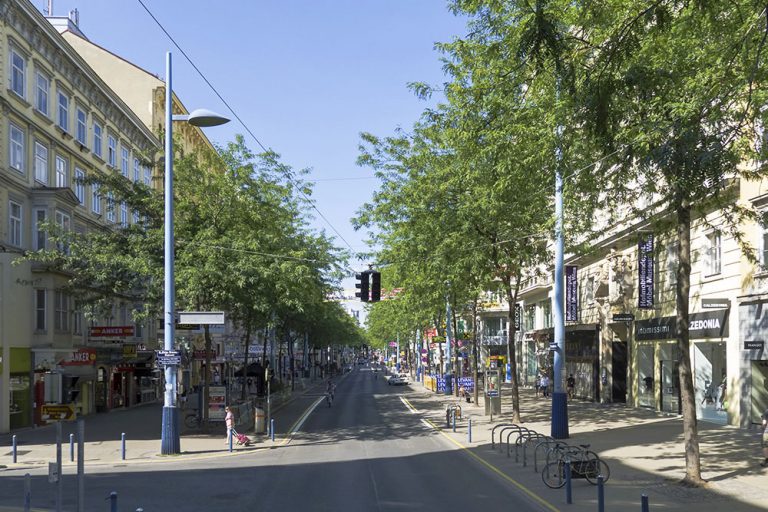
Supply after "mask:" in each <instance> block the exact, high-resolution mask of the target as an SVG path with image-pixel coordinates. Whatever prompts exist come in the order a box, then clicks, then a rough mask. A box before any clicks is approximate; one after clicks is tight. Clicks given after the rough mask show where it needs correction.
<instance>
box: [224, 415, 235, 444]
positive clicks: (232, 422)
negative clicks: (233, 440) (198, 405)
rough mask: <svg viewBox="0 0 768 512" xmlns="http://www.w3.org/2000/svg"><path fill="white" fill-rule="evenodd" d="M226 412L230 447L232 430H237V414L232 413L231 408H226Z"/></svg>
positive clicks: (225, 419)
mask: <svg viewBox="0 0 768 512" xmlns="http://www.w3.org/2000/svg"><path fill="white" fill-rule="evenodd" d="M224 411H225V412H226V413H227V414H226V416H224V423H225V424H226V425H227V433H226V436H227V440H226V444H227V445H229V435H230V432H232V429H233V428H235V414H234V413H233V412H232V409H230V408H229V406H226V407H225V408H224Z"/></svg>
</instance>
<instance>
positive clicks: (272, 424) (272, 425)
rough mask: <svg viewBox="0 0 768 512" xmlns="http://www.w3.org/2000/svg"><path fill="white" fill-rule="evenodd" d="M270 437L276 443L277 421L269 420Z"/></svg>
mask: <svg viewBox="0 0 768 512" xmlns="http://www.w3.org/2000/svg"><path fill="white" fill-rule="evenodd" d="M269 436H270V437H271V438H272V442H273V443H274V442H275V419H274V418H272V419H271V420H269Z"/></svg>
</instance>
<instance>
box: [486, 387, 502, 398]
mask: <svg viewBox="0 0 768 512" xmlns="http://www.w3.org/2000/svg"><path fill="white" fill-rule="evenodd" d="M485 393H486V394H487V395H488V396H489V397H491V398H494V397H497V396H499V390H498V389H491V390H488V391H486V392H485Z"/></svg>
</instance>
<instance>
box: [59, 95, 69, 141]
mask: <svg viewBox="0 0 768 512" xmlns="http://www.w3.org/2000/svg"><path fill="white" fill-rule="evenodd" d="M58 122H59V128H61V129H62V130H64V131H65V132H68V131H69V96H67V95H66V94H64V93H63V92H61V91H59V119H58Z"/></svg>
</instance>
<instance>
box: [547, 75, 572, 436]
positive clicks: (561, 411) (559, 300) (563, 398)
mask: <svg viewBox="0 0 768 512" xmlns="http://www.w3.org/2000/svg"><path fill="white" fill-rule="evenodd" d="M559 96H560V82H559V81H558V84H557V97H558V98H559ZM556 130H557V131H556V135H557V147H556V148H555V276H554V285H553V288H554V292H555V298H554V299H555V304H554V308H553V310H554V324H555V326H554V327H555V329H554V330H555V339H554V344H553V346H552V347H551V348H552V349H554V352H555V353H554V359H555V361H554V363H555V364H554V372H553V375H552V383H553V385H554V386H553V387H554V389H553V393H552V437H553V438H554V439H567V438H568V396H567V395H566V393H565V390H564V389H563V381H564V380H565V315H564V311H563V307H564V300H563V299H564V291H563V288H564V279H563V259H564V256H563V254H564V252H565V242H564V240H563V175H562V169H561V165H560V164H561V161H562V159H563V151H562V147H561V138H562V133H563V127H562V126H558V127H557V129H556Z"/></svg>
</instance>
